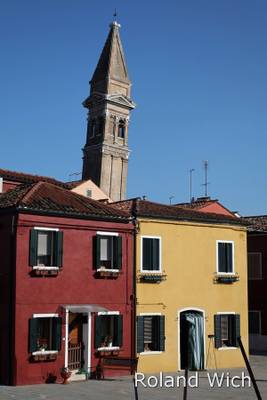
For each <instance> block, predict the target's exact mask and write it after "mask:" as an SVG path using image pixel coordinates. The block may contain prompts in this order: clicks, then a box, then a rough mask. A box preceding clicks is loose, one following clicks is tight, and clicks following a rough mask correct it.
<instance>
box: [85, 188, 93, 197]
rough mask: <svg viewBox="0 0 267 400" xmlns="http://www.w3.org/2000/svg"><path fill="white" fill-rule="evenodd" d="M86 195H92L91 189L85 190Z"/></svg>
mask: <svg viewBox="0 0 267 400" xmlns="http://www.w3.org/2000/svg"><path fill="white" fill-rule="evenodd" d="M86 197H92V190H91V189H87V190H86Z"/></svg>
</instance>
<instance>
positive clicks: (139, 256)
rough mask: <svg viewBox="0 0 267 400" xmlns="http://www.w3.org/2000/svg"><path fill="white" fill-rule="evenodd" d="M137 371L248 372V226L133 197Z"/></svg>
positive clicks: (129, 204)
mask: <svg viewBox="0 0 267 400" xmlns="http://www.w3.org/2000/svg"><path fill="white" fill-rule="evenodd" d="M116 206H117V207H120V208H121V209H125V210H128V211H130V212H131V214H132V215H133V216H134V217H135V218H136V231H137V234H136V277H137V285H136V302H137V308H136V314H137V330H136V336H137V338H136V342H137V353H138V354H137V355H138V357H139V362H138V371H139V372H143V373H157V372H160V371H164V372H167V371H177V370H181V369H184V368H185V367H186V366H189V368H191V369H192V368H194V369H195V368H197V369H204V368H205V369H211V368H234V367H240V366H243V365H244V363H243V359H242V356H241V352H240V349H239V348H238V342H237V338H238V337H239V336H241V338H242V341H243V344H244V347H245V349H246V351H247V352H248V306H247V272H246V271H247V256H246V254H247V249H246V228H245V227H244V226H243V225H242V222H241V220H240V219H239V218H235V217H231V216H225V215H219V214H210V213H209V214H207V213H203V212H199V211H194V210H189V209H182V208H177V207H175V206H166V205H162V204H157V203H152V202H149V201H146V200H141V199H134V200H129V201H124V202H119V203H116Z"/></svg>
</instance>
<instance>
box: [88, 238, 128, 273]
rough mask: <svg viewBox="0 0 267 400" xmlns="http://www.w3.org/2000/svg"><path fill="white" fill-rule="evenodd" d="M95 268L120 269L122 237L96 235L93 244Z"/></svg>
mask: <svg viewBox="0 0 267 400" xmlns="http://www.w3.org/2000/svg"><path fill="white" fill-rule="evenodd" d="M94 252H95V255H94V258H95V267H96V268H97V269H99V268H104V269H111V270H114V269H115V270H118V269H121V267H122V237H121V236H118V235H116V234H114V235H112V234H108V235H105V234H98V235H97V236H96V237H95V243H94Z"/></svg>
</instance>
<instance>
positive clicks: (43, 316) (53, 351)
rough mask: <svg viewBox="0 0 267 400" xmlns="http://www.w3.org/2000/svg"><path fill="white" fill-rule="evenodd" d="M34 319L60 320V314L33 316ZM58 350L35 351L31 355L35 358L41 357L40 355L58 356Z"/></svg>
mask: <svg viewBox="0 0 267 400" xmlns="http://www.w3.org/2000/svg"><path fill="white" fill-rule="evenodd" d="M32 318H58V314H33V315H32ZM57 353H58V350H44V351H42V350H38V351H33V352H32V353H31V354H32V355H33V356H39V355H46V354H57Z"/></svg>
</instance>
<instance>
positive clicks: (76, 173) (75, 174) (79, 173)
mask: <svg viewBox="0 0 267 400" xmlns="http://www.w3.org/2000/svg"><path fill="white" fill-rule="evenodd" d="M79 175H81V172H73V174H69V175H68V177H69V178H70V177H71V176H79Z"/></svg>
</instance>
